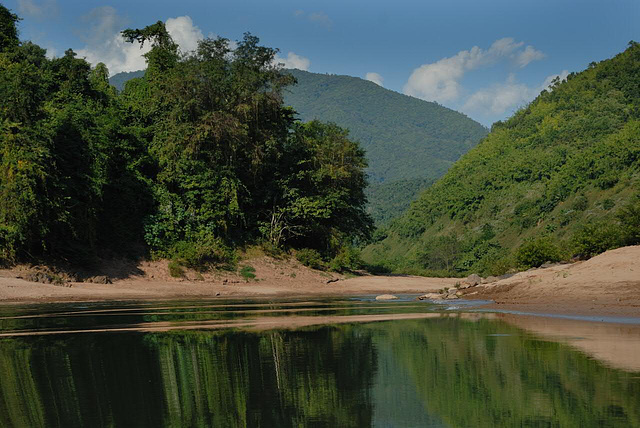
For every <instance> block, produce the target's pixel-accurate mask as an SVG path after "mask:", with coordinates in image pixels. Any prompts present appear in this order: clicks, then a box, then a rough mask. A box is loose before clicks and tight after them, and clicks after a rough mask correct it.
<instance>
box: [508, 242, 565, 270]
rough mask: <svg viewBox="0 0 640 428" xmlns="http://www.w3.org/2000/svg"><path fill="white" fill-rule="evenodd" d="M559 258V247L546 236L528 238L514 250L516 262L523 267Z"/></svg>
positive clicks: (536, 265) (558, 259)
mask: <svg viewBox="0 0 640 428" xmlns="http://www.w3.org/2000/svg"><path fill="white" fill-rule="evenodd" d="M560 260H561V256H560V249H559V248H558V247H557V246H556V245H555V244H554V243H553V242H551V239H549V238H547V237H545V238H538V239H535V240H529V241H527V242H525V243H524V244H522V245H521V246H520V248H518V251H516V262H517V264H518V266H520V267H522V268H525V269H527V268H531V267H540V265H542V264H543V263H546V262H558V261H560Z"/></svg>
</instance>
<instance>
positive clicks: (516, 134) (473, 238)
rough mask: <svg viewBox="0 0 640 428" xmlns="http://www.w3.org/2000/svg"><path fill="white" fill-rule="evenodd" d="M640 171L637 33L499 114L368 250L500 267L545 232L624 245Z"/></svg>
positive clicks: (571, 250)
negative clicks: (617, 50)
mask: <svg viewBox="0 0 640 428" xmlns="http://www.w3.org/2000/svg"><path fill="white" fill-rule="evenodd" d="M639 177H640V45H638V44H635V43H633V44H632V45H631V46H630V47H629V49H627V50H626V51H625V52H623V53H621V54H619V55H617V56H616V57H614V58H612V59H610V60H606V61H602V62H600V63H598V64H595V63H592V65H591V66H590V67H589V68H588V69H587V70H585V71H583V72H581V73H579V74H573V73H572V74H571V75H570V76H569V78H568V81H566V82H564V83H561V84H557V85H556V86H555V88H554V89H553V91H552V92H546V91H545V92H543V93H542V94H541V95H540V96H539V97H538V98H537V99H536V100H534V101H533V102H532V103H531V104H530V105H529V106H527V107H526V108H523V109H522V110H520V111H518V112H517V113H516V114H515V115H514V116H513V117H511V118H510V119H509V120H507V121H506V122H504V123H497V124H495V125H494V127H493V129H492V131H491V133H490V134H489V135H488V136H487V138H485V139H484V140H483V141H482V143H481V144H479V145H478V146H477V147H475V148H474V149H472V150H471V151H470V152H469V153H467V154H466V155H464V156H463V157H462V158H461V159H460V160H459V161H458V162H456V164H455V165H454V166H453V167H452V168H451V169H449V171H448V172H447V174H446V175H445V176H444V177H442V178H441V179H440V180H439V181H437V182H436V183H435V184H434V185H433V186H431V187H430V188H429V189H428V190H426V191H425V192H423V193H422V195H421V197H420V198H419V199H418V200H417V201H416V202H414V203H413V204H412V205H411V208H410V209H409V210H408V212H407V213H406V214H405V215H403V216H402V217H401V218H399V219H397V220H396V221H395V222H394V223H393V225H392V226H391V227H390V228H389V230H388V231H386V235H387V237H386V238H385V239H383V240H381V242H378V243H376V244H373V245H371V246H369V247H368V248H367V249H366V250H365V252H364V256H365V258H366V259H367V260H368V261H369V262H373V263H383V264H387V265H388V266H390V267H392V268H395V269H397V270H421V269H422V270H438V269H440V270H448V271H449V272H460V273H462V272H468V271H474V270H475V271H483V272H491V271H500V270H501V269H502V270H503V269H504V268H505V267H506V266H507V263H508V260H509V256H510V255H511V254H513V252H514V250H515V249H516V248H518V247H519V246H520V245H521V244H522V243H523V242H525V240H526V239H527V238H534V237H535V238H540V237H544V236H546V237H548V241H549V242H550V243H551V244H550V245H559V247H560V248H559V250H560V251H563V252H564V254H569V255H571V254H577V253H579V252H580V251H583V250H580V249H578V248H577V247H576V245H577V242H578V241H579V240H582V241H581V242H582V243H583V244H584V243H585V242H586V241H587V240H589V239H591V240H592V241H593V242H592V243H591V244H590V245H595V244H597V243H598V242H600V243H602V246H603V247H606V246H611V245H615V243H614V241H615V240H616V239H618V238H617V237H616V236H617V235H616V234H617V233H618V231H619V230H620V229H621V228H622V227H623V226H624V224H619V223H618V222H617V220H616V213H618V212H619V210H620V207H624V206H625V205H626V204H628V203H629V202H630V201H631V200H635V195H636V194H638V192H639V191H640V189H639V186H638V183H639V181H640V178H639ZM638 207H640V205H638ZM634 209H635V208H634ZM638 209H640V208H638ZM636 215H637V214H636ZM599 220H602V222H601V223H598V221H599ZM639 227H640V226H639ZM635 233H636V236H637V234H638V231H636V232H635ZM580 234H581V235H580ZM379 235H380V237H381V238H382V237H384V236H385V234H379ZM574 237H577V238H576V240H573V239H572V238H574ZM578 238H579V239H578ZM609 241H610V242H609ZM615 242H619V241H615ZM585 245H586V244H585Z"/></svg>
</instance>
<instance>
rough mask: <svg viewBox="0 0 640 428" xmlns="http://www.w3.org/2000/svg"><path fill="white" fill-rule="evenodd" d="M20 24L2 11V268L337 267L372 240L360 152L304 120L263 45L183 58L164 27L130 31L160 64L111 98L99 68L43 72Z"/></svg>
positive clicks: (67, 66) (75, 61)
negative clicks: (123, 264)
mask: <svg viewBox="0 0 640 428" xmlns="http://www.w3.org/2000/svg"><path fill="white" fill-rule="evenodd" d="M17 21H18V17H17V16H16V15H14V14H12V13H11V12H10V11H9V10H7V9H6V8H5V7H4V6H1V5H0V156H1V157H0V263H2V262H5V263H7V262H8V263H11V262H16V261H50V260H54V261H66V262H70V263H89V262H90V261H91V260H92V259H93V258H94V257H95V256H98V255H105V254H107V255H108V254H109V252H110V251H111V252H112V253H111V254H117V255H122V254H126V253H127V252H129V253H135V254H141V253H142V254H150V255H152V256H154V257H162V258H171V259H173V260H174V262H175V263H178V264H183V265H186V266H189V267H203V266H207V265H212V264H213V265H224V264H229V263H233V261H234V257H235V249H236V248H237V247H238V246H242V245H245V244H256V243H261V244H263V245H265V246H268V247H269V248H271V249H273V250H277V249H281V248H292V247H293V248H309V249H313V250H316V251H317V252H319V254H321V255H322V257H323V258H325V259H326V260H327V261H329V260H331V259H332V258H334V259H335V258H336V257H337V258H338V260H340V257H343V255H344V254H345V253H348V250H349V246H350V245H351V243H352V242H354V240H358V239H359V240H361V241H362V240H366V239H367V238H368V236H369V235H370V232H371V228H372V222H371V219H370V218H369V216H368V215H367V214H366V212H365V201H366V198H365V196H364V192H363V191H364V188H365V186H366V174H365V172H364V169H365V168H366V160H365V157H364V152H363V150H362V149H361V148H360V147H359V146H358V144H357V143H356V142H353V141H351V140H350V139H349V138H348V133H347V131H345V130H343V129H341V128H339V127H338V126H335V125H332V124H323V123H320V122H316V121H313V122H309V123H306V124H301V123H300V122H297V121H295V120H294V117H293V112H292V110H291V109H290V108H289V107H287V106H286V105H285V104H284V102H283V99H282V90H283V88H284V87H286V86H287V85H289V84H291V83H292V77H291V76H290V75H289V74H288V73H286V72H284V70H282V69H281V68H279V67H277V66H274V65H273V58H274V56H275V52H276V51H275V50H274V49H271V48H268V47H264V46H261V45H259V41H258V39H257V38H256V37H253V36H251V35H249V34H247V35H245V37H244V39H243V40H241V41H239V42H238V44H237V47H235V48H234V49H233V50H231V49H230V47H229V46H230V45H229V41H228V40H226V39H223V38H218V39H215V40H214V39H205V40H202V41H201V42H200V43H199V45H198V48H197V50H196V51H194V52H189V53H182V52H179V50H178V46H177V44H176V43H174V41H173V40H172V39H171V37H170V36H169V34H168V32H167V30H166V28H165V26H164V24H163V23H162V22H157V23H156V24H153V25H150V26H148V27H145V28H143V29H135V30H134V29H129V30H125V31H123V33H122V34H123V37H124V38H125V40H127V41H129V42H138V43H141V44H147V43H148V44H150V45H151V46H152V49H151V50H150V51H149V53H147V54H146V55H145V57H146V59H147V71H146V73H145V75H144V76H143V77H140V78H136V79H132V80H129V81H128V82H127V84H126V87H125V89H124V90H123V91H122V92H121V93H117V92H116V90H115V89H114V88H113V86H111V85H109V82H108V70H107V69H106V67H105V66H104V65H103V64H98V65H97V66H96V67H95V68H93V69H92V68H91V67H90V65H89V64H88V63H87V62H86V61H85V60H83V59H79V58H76V54H75V53H74V52H73V51H72V50H68V51H66V52H65V54H64V56H62V57H61V58H54V59H48V58H47V57H46V56H45V50H44V49H41V48H40V47H38V46H37V45H35V44H33V43H31V42H28V41H20V40H19V39H18V36H17V34H18V32H17V29H16V23H17ZM333 266H335V267H336V268H340V263H339V262H338V261H336V262H335V263H334V264H333Z"/></svg>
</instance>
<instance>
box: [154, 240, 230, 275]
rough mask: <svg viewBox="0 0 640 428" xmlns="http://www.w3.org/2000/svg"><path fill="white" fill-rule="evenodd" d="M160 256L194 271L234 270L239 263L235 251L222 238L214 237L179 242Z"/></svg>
mask: <svg viewBox="0 0 640 428" xmlns="http://www.w3.org/2000/svg"><path fill="white" fill-rule="evenodd" d="M160 255H162V256H165V257H169V258H171V259H173V260H176V261H177V262H179V263H180V264H182V265H184V266H187V267H189V268H192V269H206V268H208V267H219V268H223V269H232V268H233V267H234V266H235V264H236V262H237V256H236V253H235V251H234V250H233V249H231V248H230V247H228V246H227V245H225V243H224V241H223V240H222V239H221V238H216V237H214V236H212V235H200V236H198V237H197V238H196V239H194V240H192V241H178V242H176V243H175V244H173V245H172V246H171V247H170V248H169V250H168V251H167V252H166V253H160Z"/></svg>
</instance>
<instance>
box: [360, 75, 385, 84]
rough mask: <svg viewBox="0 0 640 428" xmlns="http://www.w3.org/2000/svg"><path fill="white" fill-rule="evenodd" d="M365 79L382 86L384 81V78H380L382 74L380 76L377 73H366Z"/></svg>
mask: <svg viewBox="0 0 640 428" xmlns="http://www.w3.org/2000/svg"><path fill="white" fill-rule="evenodd" d="M364 78H365V79H367V80H368V81H370V82H373V83H375V84H376V85H378V86H384V85H383V84H382V82H384V79H383V78H382V76H380V75H379V74H378V73H367V74H366V75H365V76H364Z"/></svg>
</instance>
